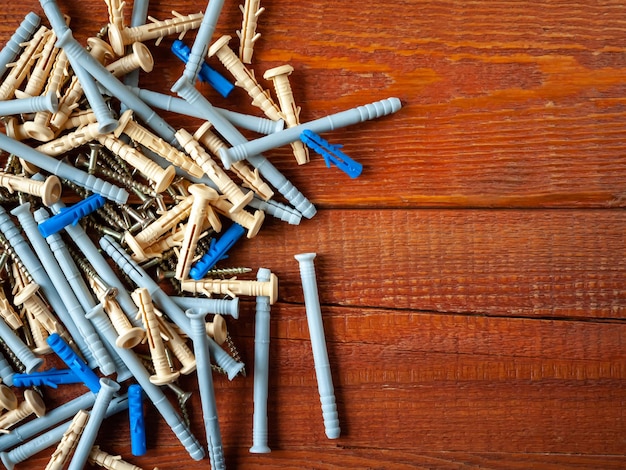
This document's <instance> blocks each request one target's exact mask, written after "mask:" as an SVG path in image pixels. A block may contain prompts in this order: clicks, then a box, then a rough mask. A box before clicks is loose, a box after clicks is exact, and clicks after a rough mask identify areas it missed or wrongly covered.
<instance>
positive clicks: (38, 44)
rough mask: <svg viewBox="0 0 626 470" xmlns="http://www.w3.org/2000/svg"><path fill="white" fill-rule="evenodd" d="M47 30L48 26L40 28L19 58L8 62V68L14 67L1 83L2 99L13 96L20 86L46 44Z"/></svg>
mask: <svg viewBox="0 0 626 470" xmlns="http://www.w3.org/2000/svg"><path fill="white" fill-rule="evenodd" d="M47 32H48V28H46V27H45V26H42V27H41V28H39V30H38V31H37V32H36V33H35V35H34V36H33V38H32V39H31V40H30V41H28V44H27V45H26V47H25V48H24V50H23V51H22V54H21V55H20V57H19V58H18V60H17V61H16V62H14V63H12V64H7V68H8V67H12V68H11V71H10V72H9V74H8V75H7V76H6V77H5V78H4V81H3V82H2V85H0V100H8V99H10V98H12V97H13V95H14V94H15V91H16V90H17V89H18V88H19V87H20V85H21V84H22V82H23V81H24V79H25V78H26V76H27V75H28V73H29V72H30V71H31V69H32V67H33V65H34V63H35V61H36V60H37V57H38V54H39V53H40V52H41V50H42V48H43V46H44V43H45V38H46V34H47Z"/></svg>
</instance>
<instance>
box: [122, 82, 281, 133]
mask: <svg viewBox="0 0 626 470" xmlns="http://www.w3.org/2000/svg"><path fill="white" fill-rule="evenodd" d="M129 89H130V90H131V91H132V92H133V93H135V94H136V95H137V96H139V98H141V99H142V100H143V101H144V102H145V103H146V104H147V105H148V106H152V107H154V108H158V109H163V110H165V111H171V112H173V113H177V114H182V115H184V116H190V117H195V118H198V119H202V112H198V111H197V110H196V109H195V108H194V107H190V106H189V105H188V104H187V102H186V101H185V100H184V99H182V98H176V97H175V96H170V95H166V94H164V93H159V92H156V91H151V90H146V89H143V88H129ZM213 108H214V109H215V111H217V112H218V113H220V114H221V115H222V116H224V118H226V119H227V120H228V121H229V122H230V123H231V124H233V125H234V126H237V127H241V128H242V129H247V130H249V131H252V132H257V133H258V134H265V135H267V134H273V133H274V132H279V131H282V130H283V129H284V128H285V121H283V120H282V119H280V120H278V121H272V120H271V119H267V118H264V117H259V116H253V115H251V114H243V113H237V112H235V111H231V110H229V109H224V108H218V107H217V106H214V107H213Z"/></svg>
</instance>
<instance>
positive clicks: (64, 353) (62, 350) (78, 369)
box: [47, 333, 100, 393]
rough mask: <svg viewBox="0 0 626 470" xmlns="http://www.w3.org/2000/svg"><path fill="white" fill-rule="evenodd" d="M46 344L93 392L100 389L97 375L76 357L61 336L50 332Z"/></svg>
mask: <svg viewBox="0 0 626 470" xmlns="http://www.w3.org/2000/svg"><path fill="white" fill-rule="evenodd" d="M47 341H48V344H49V345H50V347H51V348H52V350H53V351H54V352H55V353H56V355H57V356H59V357H60V358H61V359H62V360H63V362H65V364H66V365H67V367H69V368H70V369H72V370H73V371H74V373H75V374H76V375H77V376H78V377H80V379H81V380H82V382H83V383H84V384H85V385H86V386H87V387H88V388H89V390H91V391H92V392H93V393H98V391H99V390H100V379H98V376H97V375H96V374H95V373H94V372H93V371H92V370H91V369H90V368H89V366H88V365H87V364H85V362H84V361H83V360H82V359H81V358H80V357H78V354H76V353H75V352H74V350H73V349H72V348H70V346H69V345H68V344H67V343H66V342H65V340H63V338H61V337H60V336H59V335H58V334H57V333H52V334H51V335H50V336H48V340H47Z"/></svg>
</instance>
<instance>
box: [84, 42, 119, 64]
mask: <svg viewBox="0 0 626 470" xmlns="http://www.w3.org/2000/svg"><path fill="white" fill-rule="evenodd" d="M87 45H88V46H89V54H90V55H91V56H92V57H93V58H94V59H96V60H97V61H98V62H100V63H101V64H103V65H104V63H105V62H107V61H108V60H112V59H113V58H114V57H115V52H114V51H113V48H112V47H111V46H109V45H108V44H107V43H106V42H105V41H103V40H102V39H100V38H98V37H91V38H88V39H87ZM118 55H123V54H118Z"/></svg>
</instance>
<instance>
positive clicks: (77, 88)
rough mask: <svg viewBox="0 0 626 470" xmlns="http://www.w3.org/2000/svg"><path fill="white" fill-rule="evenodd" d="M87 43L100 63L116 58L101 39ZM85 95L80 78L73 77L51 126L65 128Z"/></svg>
mask: <svg viewBox="0 0 626 470" xmlns="http://www.w3.org/2000/svg"><path fill="white" fill-rule="evenodd" d="M87 43H88V44H89V46H90V50H89V54H90V55H91V56H92V57H94V58H95V59H96V60H97V61H98V62H99V63H101V64H102V63H104V62H105V61H106V60H107V59H109V58H112V57H114V53H113V52H112V50H111V47H110V46H109V45H108V44H107V43H106V42H104V41H103V40H102V39H100V38H95V37H94V38H89V39H87ZM83 94H84V91H83V87H82V86H81V84H80V82H79V81H78V77H76V76H73V77H72V80H71V81H70V84H69V86H68V88H67V89H66V90H65V94H64V95H63V96H62V97H61V100H60V101H59V109H58V111H57V112H56V113H54V114H53V115H52V117H51V118H50V125H51V126H52V127H53V129H61V128H63V126H64V124H65V121H67V119H68V117H69V115H70V114H71V113H72V111H73V110H74V109H76V108H77V107H78V104H79V102H80V100H81V99H82V97H83Z"/></svg>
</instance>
